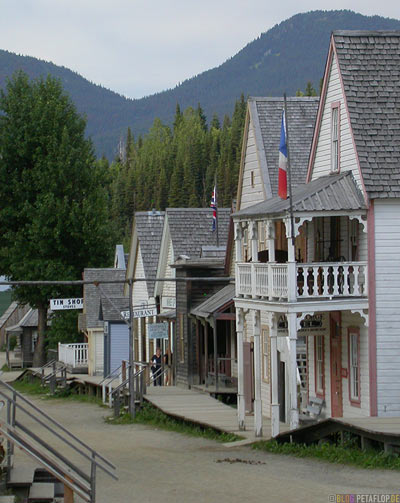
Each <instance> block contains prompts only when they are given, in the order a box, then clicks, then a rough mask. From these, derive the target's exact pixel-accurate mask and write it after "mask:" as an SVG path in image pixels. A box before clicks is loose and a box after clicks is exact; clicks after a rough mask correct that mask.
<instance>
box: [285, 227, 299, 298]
mask: <svg viewBox="0 0 400 503" xmlns="http://www.w3.org/2000/svg"><path fill="white" fill-rule="evenodd" d="M285 226H286V237H287V244H288V264H287V265H288V269H287V274H288V275H287V287H288V302H296V293H297V292H296V290H297V288H296V286H297V278H296V247H295V244H294V240H295V236H293V239H292V226H291V221H290V218H287V219H285Z"/></svg>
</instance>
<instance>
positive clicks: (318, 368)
mask: <svg viewBox="0 0 400 503" xmlns="http://www.w3.org/2000/svg"><path fill="white" fill-rule="evenodd" d="M314 344H315V348H314V351H315V394H316V395H317V396H319V397H324V396H325V372H324V336H323V335H316V336H315V339H314Z"/></svg>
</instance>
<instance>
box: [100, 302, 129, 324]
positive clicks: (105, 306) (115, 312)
mask: <svg viewBox="0 0 400 503" xmlns="http://www.w3.org/2000/svg"><path fill="white" fill-rule="evenodd" d="M128 309H129V298H128V297H110V298H106V297H101V300H100V314H99V319H101V320H104V321H121V322H122V321H123V319H122V317H121V311H127V310H128Z"/></svg>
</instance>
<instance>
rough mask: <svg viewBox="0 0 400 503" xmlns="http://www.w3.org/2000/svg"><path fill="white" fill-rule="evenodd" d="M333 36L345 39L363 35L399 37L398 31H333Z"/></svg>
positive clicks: (399, 31) (399, 32)
mask: <svg viewBox="0 0 400 503" xmlns="http://www.w3.org/2000/svg"><path fill="white" fill-rule="evenodd" d="M332 34H333V36H335V35H341V36H346V37H359V36H360V35H365V36H369V37H375V36H377V37H382V36H390V37H393V36H395V37H400V30H333V32H332Z"/></svg>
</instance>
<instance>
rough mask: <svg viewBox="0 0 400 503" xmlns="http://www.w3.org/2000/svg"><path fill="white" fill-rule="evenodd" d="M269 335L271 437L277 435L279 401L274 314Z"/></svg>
mask: <svg viewBox="0 0 400 503" xmlns="http://www.w3.org/2000/svg"><path fill="white" fill-rule="evenodd" d="M269 334H270V337H271V394H272V396H271V435H272V437H276V436H277V435H279V399H278V353H277V340H278V339H277V338H278V325H277V323H276V316H275V313H272V314H271V321H270V329H269Z"/></svg>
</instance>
